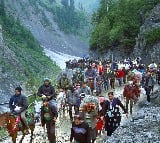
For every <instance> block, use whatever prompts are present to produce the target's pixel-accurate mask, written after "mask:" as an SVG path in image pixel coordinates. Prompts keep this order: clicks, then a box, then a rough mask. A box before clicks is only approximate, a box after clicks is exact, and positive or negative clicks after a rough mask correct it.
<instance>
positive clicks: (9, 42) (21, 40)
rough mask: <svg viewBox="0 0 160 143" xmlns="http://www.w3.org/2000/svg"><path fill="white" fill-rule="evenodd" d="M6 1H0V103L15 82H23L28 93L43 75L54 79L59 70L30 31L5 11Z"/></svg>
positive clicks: (34, 88)
mask: <svg viewBox="0 0 160 143" xmlns="http://www.w3.org/2000/svg"><path fill="white" fill-rule="evenodd" d="M3 2H4V1H0V103H4V102H8V100H9V97H10V96H11V95H12V94H13V93H14V88H15V87H16V86H22V88H23V93H24V92H25V91H28V93H26V92H25V93H26V95H27V94H30V93H33V92H35V90H37V88H38V86H39V85H40V84H41V83H42V79H43V78H44V77H49V78H51V79H52V80H53V81H54V79H55V78H56V76H57V74H58V73H59V72H60V68H59V67H58V66H56V64H55V63H54V62H53V61H52V60H51V59H50V58H49V57H47V56H46V55H45V54H44V51H43V48H42V47H41V46H40V45H39V43H38V41H37V40H36V39H35V38H34V37H33V35H32V34H31V32H30V31H29V30H27V29H26V28H25V27H24V26H22V25H21V24H20V21H19V20H18V19H17V20H15V19H14V17H12V16H11V15H8V14H7V13H6V9H5V6H4V3H3ZM46 63H47V64H46ZM25 93H24V94H25Z"/></svg>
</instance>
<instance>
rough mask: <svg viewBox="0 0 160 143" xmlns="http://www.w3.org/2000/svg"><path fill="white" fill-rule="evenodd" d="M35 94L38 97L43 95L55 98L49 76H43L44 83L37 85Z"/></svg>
mask: <svg viewBox="0 0 160 143" xmlns="http://www.w3.org/2000/svg"><path fill="white" fill-rule="evenodd" d="M37 95H38V96H39V97H42V96H43V95H45V96H46V97H47V98H48V99H49V100H52V99H55V98H56V93H55V89H54V87H53V86H52V85H51V81H50V79H49V78H44V84H43V85H42V86H40V87H39V89H38V93H37Z"/></svg>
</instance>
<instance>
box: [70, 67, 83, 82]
mask: <svg viewBox="0 0 160 143" xmlns="http://www.w3.org/2000/svg"><path fill="white" fill-rule="evenodd" d="M72 80H73V83H79V84H82V82H83V81H84V76H83V74H82V72H81V69H80V68H78V69H77V70H76V72H75V74H74V75H73V79H72Z"/></svg>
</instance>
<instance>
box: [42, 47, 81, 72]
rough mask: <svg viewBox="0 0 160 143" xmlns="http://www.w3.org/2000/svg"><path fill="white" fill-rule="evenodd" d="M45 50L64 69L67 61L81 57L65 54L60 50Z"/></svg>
mask: <svg viewBox="0 0 160 143" xmlns="http://www.w3.org/2000/svg"><path fill="white" fill-rule="evenodd" d="M44 52H45V54H46V55H47V56H49V57H50V58H51V59H52V60H53V61H54V62H55V63H56V64H57V65H58V66H59V67H60V68H61V69H62V70H63V69H65V68H66V64H65V62H66V61H68V60H73V59H80V57H76V56H71V55H68V54H63V53H60V52H53V51H51V50H48V49H44Z"/></svg>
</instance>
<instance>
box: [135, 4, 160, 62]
mask: <svg viewBox="0 0 160 143" xmlns="http://www.w3.org/2000/svg"><path fill="white" fill-rule="evenodd" d="M159 29H160V4H158V5H157V6H156V7H155V8H154V9H153V10H152V12H151V14H150V15H149V16H148V17H147V19H146V20H145V22H144V24H143V25H142V26H141V27H140V33H139V34H138V37H137V38H136V46H135V48H134V51H133V53H134V55H135V56H141V57H142V59H143V60H144V61H146V62H150V61H155V62H157V63H159V61H160V36H159V39H155V41H152V43H151V42H150V43H149V38H152V37H151V36H154V34H157V35H159V34H160V33H156V32H155V31H159ZM151 32H152V33H151ZM148 33H150V35H149V36H148V37H147V36H146V35H147V34H148ZM147 38H148V39H147Z"/></svg>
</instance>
